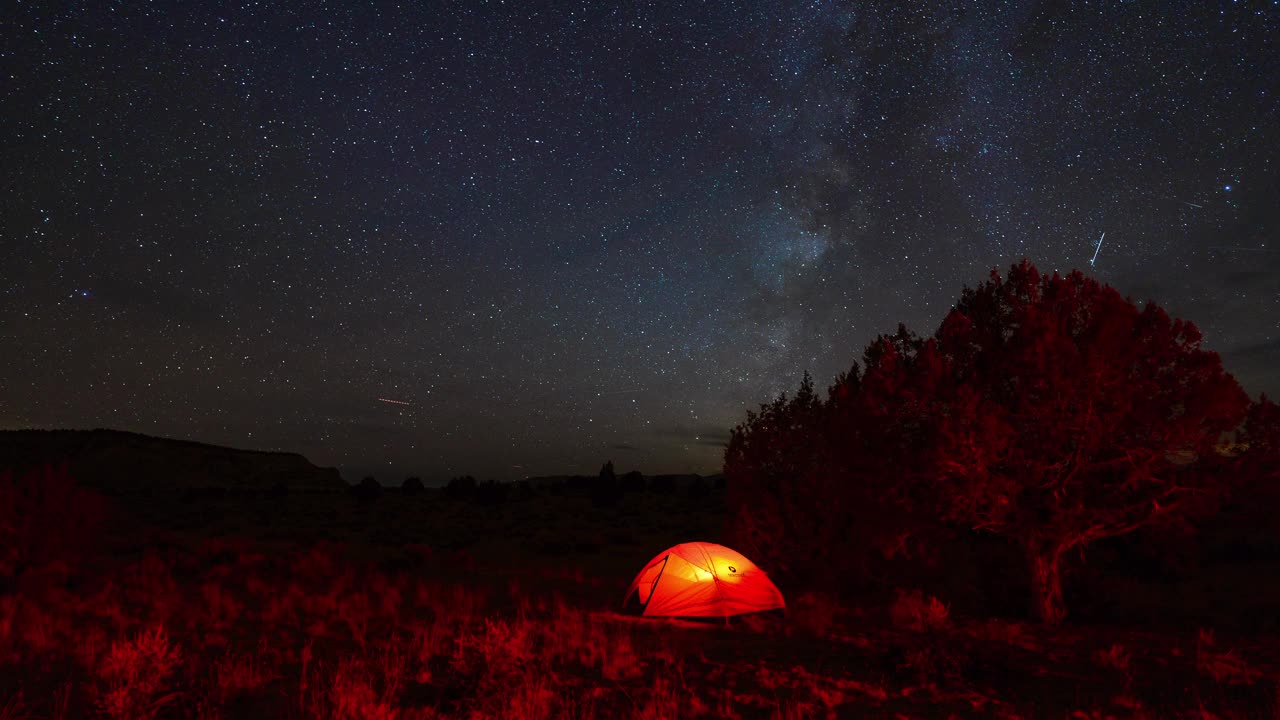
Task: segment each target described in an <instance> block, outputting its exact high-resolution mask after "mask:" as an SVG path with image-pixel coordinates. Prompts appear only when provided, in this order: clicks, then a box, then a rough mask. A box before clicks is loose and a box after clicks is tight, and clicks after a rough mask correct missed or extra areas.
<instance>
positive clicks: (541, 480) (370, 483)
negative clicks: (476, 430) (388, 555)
mask: <svg viewBox="0 0 1280 720" xmlns="http://www.w3.org/2000/svg"><path fill="white" fill-rule="evenodd" d="M724 483H725V481H724V476H723V475H710V476H702V475H650V476H645V475H643V474H642V473H641V472H640V471H638V470H632V471H630V472H627V473H623V474H622V475H618V474H617V473H616V472H615V471H614V468H613V462H612V461H607V462H605V464H604V466H603V467H601V468H600V472H599V473H598V474H597V475H554V476H547V477H535V478H527V479H524V480H515V481H509V482H508V481H499V480H492V479H490V480H483V481H481V480H477V479H476V478H475V477H474V476H472V475H459V476H457V477H454V478H452V479H450V480H449V482H448V483H446V484H445V485H444V487H441V488H433V489H428V488H427V487H426V486H425V485H424V484H423V482H422V479H421V478H419V477H416V476H415V477H408V478H405V480H404V482H402V483H401V484H400V486H399V487H398V488H388V487H387V486H384V485H383V484H382V483H380V482H378V480H377V479H376V478H374V477H373V476H366V477H365V478H363V479H362V480H361V481H360V482H359V483H358V484H356V485H353V486H352V487H351V490H350V493H351V495H352V496H354V497H356V498H360V499H365V500H373V499H376V498H378V497H379V496H381V495H382V494H383V492H384V491H386V490H392V491H396V490H398V491H399V493H400V494H402V495H418V494H424V493H433V494H440V495H443V496H444V497H446V498H449V499H453V500H466V501H472V502H476V503H480V504H498V503H503V502H507V501H509V500H519V499H527V498H532V497H535V496H538V495H543V494H546V495H553V496H578V497H590V498H591V500H592V502H593V503H594V504H595V505H597V506H612V505H615V504H617V503H618V502H620V501H621V500H622V498H623V497H624V496H626V495H627V494H635V493H653V494H664V495H674V494H680V495H683V496H686V497H689V498H693V499H697V498H700V497H706V496H707V495H709V494H710V493H711V492H712V491H713V490H723V489H724Z"/></svg>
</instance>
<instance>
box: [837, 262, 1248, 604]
mask: <svg viewBox="0 0 1280 720" xmlns="http://www.w3.org/2000/svg"><path fill="white" fill-rule="evenodd" d="M1200 341H1201V335H1200V332H1199V331H1198V330H1197V329H1196V327H1195V326H1194V325H1193V324H1191V323H1190V322H1186V321H1183V320H1174V319H1170V317H1169V316H1168V315H1167V314H1166V313H1165V312H1164V311H1163V310H1162V309H1160V308H1159V307H1157V306H1156V305H1155V304H1154V303H1150V302H1149V303H1147V304H1146V305H1145V306H1144V307H1143V308H1139V307H1137V306H1136V305H1135V304H1134V303H1133V302H1132V301H1130V300H1128V299H1126V298H1123V297H1121V296H1120V294H1119V293H1118V292H1116V291H1115V290H1114V289H1112V288H1110V287H1107V286H1104V285H1101V284H1099V283H1098V282H1097V281H1095V280H1092V279H1089V278H1086V277H1084V276H1083V275H1082V274H1081V273H1079V272H1073V273H1071V274H1070V275H1067V276H1065V277H1060V276H1059V275H1057V274H1056V273H1055V274H1054V275H1052V276H1043V275H1041V274H1040V273H1039V271H1037V270H1036V268H1035V267H1033V266H1031V265H1030V264H1029V263H1027V262H1026V261H1023V262H1022V263H1021V264H1019V265H1015V266H1014V267H1013V268H1012V269H1011V270H1010V272H1009V276H1008V278H1001V277H1000V275H999V274H998V273H995V272H993V273H992V275H991V278H990V280H988V281H987V282H986V283H984V284H982V285H980V286H979V287H977V288H975V289H971V290H970V289H966V290H965V291H964V293H963V294H962V296H961V298H960V301H959V302H958V303H957V304H956V306H955V307H954V308H953V309H952V311H951V312H950V313H949V314H948V315H947V317H946V319H945V320H944V321H943V323H942V326H941V327H940V328H939V330H938V332H937V333H936V335H935V336H934V337H933V338H930V339H929V340H927V341H926V342H924V343H923V344H921V345H920V346H919V347H918V348H916V349H914V350H909V351H908V352H907V353H903V354H897V353H892V352H890V353H886V355H885V356H884V357H883V358H881V359H879V360H877V361H876V363H875V364H874V366H872V367H869V368H868V369H867V371H866V373H865V375H864V377H863V382H862V391H863V394H864V398H869V397H873V396H874V397H876V398H877V401H878V403H879V404H881V405H882V406H883V407H884V408H885V409H886V410H887V414H886V416H885V417H884V418H882V423H881V426H882V427H884V428H886V429H888V430H889V431H891V432H892V433H894V434H896V435H897V436H898V437H900V438H903V439H907V440H909V442H910V444H911V445H912V446H914V448H915V449H916V453H915V458H916V459H915V460H914V461H913V462H912V463H910V465H909V466H906V467H904V468H903V469H904V470H906V472H905V480H906V483H905V486H906V487H910V488H915V489H920V490H923V491H924V493H925V494H927V495H928V496H930V497H931V498H933V499H934V500H935V501H936V502H937V505H938V512H939V513H940V514H941V515H942V516H943V517H946V518H948V519H950V520H954V521H959V522H961V523H964V524H965V525H967V526H968V527H971V528H974V529H977V530H982V531H988V532H994V533H999V534H1001V535H1004V536H1006V537H1008V538H1010V539H1011V540H1013V541H1014V542H1016V543H1017V544H1018V545H1019V546H1020V547H1021V548H1022V550H1023V552H1024V554H1025V556H1026V559H1027V563H1028V569H1029V571H1030V575H1031V582H1032V592H1033V608H1034V611H1035V614H1036V615H1037V617H1038V618H1039V619H1040V620H1042V621H1043V622H1045V623H1049V624H1055V623H1058V622H1060V621H1061V620H1062V619H1063V617H1064V616H1065V614H1066V608H1065V605H1064V602H1063V596H1062V574H1063V563H1064V559H1065V557H1066V556H1067V553H1068V552H1069V551H1071V550H1074V549H1078V548H1083V547H1084V546H1086V545H1088V544H1089V543H1091V542H1094V541H1096V540H1099V539H1102V538H1107V537H1114V536H1118V535H1124V534H1127V533H1131V532H1133V531H1135V530H1137V529H1139V528H1141V527H1143V526H1145V525H1148V524H1151V523H1153V522H1155V521H1157V520H1160V519H1164V518H1171V517H1176V516H1178V515H1181V514H1184V513H1186V512H1188V511H1190V510H1192V509H1193V508H1194V506H1195V505H1196V504H1198V503H1203V502H1205V501H1206V499H1207V498H1208V497H1210V495H1209V494H1208V493H1209V492H1210V491H1212V490H1214V489H1215V488H1216V486H1217V485H1219V484H1221V483H1222V482H1225V479H1224V476H1223V474H1222V473H1215V472H1212V471H1211V469H1210V468H1209V466H1210V465H1212V464H1213V460H1214V459H1216V458H1217V457H1218V454H1217V452H1216V447H1217V445H1218V443H1219V442H1220V440H1221V438H1222V436H1223V435H1224V433H1226V432H1228V431H1230V430H1233V429H1234V428H1236V427H1237V426H1238V425H1239V423H1240V421H1241V420H1242V419H1243V417H1244V413H1245V410H1246V407H1247V405H1248V397H1247V395H1245V393H1244V391H1243V390H1242V389H1241V388H1240V386H1239V384H1238V383H1237V382H1236V381H1235V379H1234V378H1232V377H1231V376H1230V375H1229V374H1227V373H1226V372H1224V371H1223V369H1222V363H1221V361H1220V359H1219V357H1218V355H1217V354H1216V353H1213V352H1209V351H1206V350H1203V349H1202V348H1201V347H1200Z"/></svg>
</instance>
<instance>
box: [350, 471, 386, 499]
mask: <svg viewBox="0 0 1280 720" xmlns="http://www.w3.org/2000/svg"><path fill="white" fill-rule="evenodd" d="M380 495H382V484H381V483H379V482H378V481H377V480H376V479H375V478H374V477H373V476H372V475H367V476H365V477H364V479H362V480H361V481H360V484H359V485H356V486H354V487H352V488H351V496H352V497H354V498H355V499H357V500H376V499H377V498H378V496H380Z"/></svg>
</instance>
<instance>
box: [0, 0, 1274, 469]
mask: <svg viewBox="0 0 1280 720" xmlns="http://www.w3.org/2000/svg"><path fill="white" fill-rule="evenodd" d="M358 5H359V6H357V4H356V3H318V4H317V3H310V2H297V3H293V2H290V3H257V2H253V3H247V4H242V3H223V2H202V3H165V2H146V3H144V2H130V3H113V2H107V1H105V0H104V2H93V3H84V4H62V3H56V4H55V3H46V2H18V3H16V4H15V5H13V6H12V7H11V10H10V11H7V12H6V17H5V19H4V20H3V22H2V24H0V38H2V42H0V56H2V57H3V67H2V68H0V73H2V74H3V83H0V140H2V144H0V153H3V154H2V155H0V164H2V166H3V168H4V172H3V174H2V176H0V177H2V178H3V183H4V187H3V194H2V196H0V208H2V209H3V211H2V212H0V233H2V235H0V354H2V355H3V362H0V428H9V429H11V428H21V427H78V428H89V427H112V428H118V429H124V430H133V431H137V432H144V433H148V434H154V435H163V436H170V437H179V438H186V439H193V440H200V441H205V442H212V443H219V444H227V445H232V446H237V447H247V448H257V449H284V450H291V451H297V452H301V453H303V454H305V455H306V456H307V457H308V458H309V459H311V460H312V461H313V462H316V463H317V464H321V465H335V466H338V467H339V468H340V469H341V470H342V471H343V474H344V476H345V477H346V478H347V479H348V480H351V481H354V480H356V479H358V478H359V477H360V476H361V475H364V474H375V475H376V476H377V477H378V478H379V479H380V480H382V481H383V482H387V483H398V482H399V481H400V480H401V479H403V477H405V476H406V475H410V474H417V475H421V476H422V477H423V478H424V479H425V480H427V481H428V482H442V481H444V480H446V479H447V478H448V477H451V476H453V475H460V474H464V473H469V474H473V475H476V476H477V477H481V478H484V477H493V478H502V479H507V478H515V477H522V476H526V475H541V474H555V473H572V472H584V473H594V472H595V471H596V470H598V469H599V467H600V465H601V464H602V463H603V462H604V460H606V459H612V460H613V461H614V462H615V464H616V465H617V466H618V469H619V471H624V470H629V469H633V468H635V469H640V470H642V471H644V472H646V473H657V472H701V473H712V472H717V471H718V469H719V467H720V464H721V461H722V454H723V447H722V444H723V443H724V442H725V441H726V439H727V437H728V431H729V429H730V428H731V427H732V426H733V425H734V424H736V423H737V422H740V421H741V420H742V419H743V418H744V416H745V411H746V410H747V409H748V408H754V407H756V406H757V405H758V404H759V403H761V402H765V401H767V400H769V399H771V398H772V397H774V396H776V395H777V393H779V392H780V391H782V390H786V389H793V388H794V387H795V386H796V385H797V384H798V383H799V379H800V377H801V375H802V373H803V372H804V371H806V370H809V371H810V372H812V373H813V374H814V376H815V377H816V378H817V379H818V382H819V385H820V386H825V385H826V384H827V383H828V382H829V381H830V380H831V379H832V378H833V377H834V376H835V375H836V374H837V373H838V372H840V371H842V370H845V369H847V368H848V367H849V365H850V364H851V363H852V362H853V361H854V360H855V359H857V358H858V357H860V355H861V352H862V349H863V348H864V347H865V346H866V344H867V343H868V341H870V340H871V339H872V338H873V337H874V336H875V335H877V334H879V333H882V332H890V331H892V330H893V329H894V328H896V326H897V324H898V323H899V322H903V323H906V324H907V325H908V326H909V327H911V328H913V329H915V330H917V331H919V332H922V333H930V332H932V331H933V330H934V329H935V328H936V327H937V324H938V323H939V322H940V320H941V319H942V317H943V315H944V314H945V312H946V311H947V310H948V309H949V307H950V305H951V303H952V302H953V301H954V300H955V299H956V297H957V296H958V295H959V293H960V291H961V289H962V287H963V286H965V285H966V284H968V285H974V284H977V283H979V282H981V281H982V280H984V279H985V277H986V275H987V273H989V272H990V270H991V269H992V268H993V267H1000V268H1001V269H1007V267H1008V266H1009V265H1010V264H1011V263H1013V262H1015V261H1017V260H1018V259H1020V258H1022V257H1026V258H1028V259H1030V260H1031V261H1032V262H1033V263H1035V264H1037V265H1038V266H1039V267H1041V268H1042V269H1046V270H1053V269H1058V270H1062V271H1067V270H1070V269H1073V268H1081V269H1084V270H1086V271H1087V272H1089V273H1091V274H1093V275H1094V276H1096V277H1098V278H1099V279H1100V280H1102V281H1104V282H1106V283H1110V284H1112V285H1114V286H1115V287H1117V288H1118V289H1119V290H1121V292H1123V293H1125V294H1127V295H1131V296H1133V297H1134V298H1135V299H1136V300H1140V301H1141V300H1146V299H1148V298H1150V299H1154V300H1155V301H1157V302H1158V303H1160V304H1161V305H1162V306H1164V307H1166V308H1167V309H1168V310H1169V311H1170V312H1171V313H1173V314H1174V315H1177V316H1181V317H1185V318H1188V319H1190V320H1193V321H1194V322H1196V323H1197V324H1198V325H1199V326H1200V328H1201V329H1202V330H1203V331H1204V333H1205V342H1206V344H1207V346H1208V347H1210V348H1211V349H1214V350H1217V351H1219V352H1220V353H1222V355H1223V358H1224V362H1225V364H1226V367H1227V369H1228V370H1230V371H1231V372H1232V373H1234V374H1235V375H1236V377H1237V378H1238V379H1239V380H1240V382H1241V383H1242V384H1243V385H1244V386H1245V388H1246V389H1247V390H1248V391H1249V392H1250V393H1251V394H1253V395H1257V394H1258V393H1261V392H1268V393H1269V394H1272V395H1276V394H1280V372H1278V371H1277V370H1276V368H1277V367H1280V237H1277V231H1278V230H1280V167H1278V165H1280V151H1278V148H1280V95H1278V94H1280V47H1277V37H1280V5H1278V4H1277V3H1275V2H1261V3H1248V2H1213V1H1206V2H1186V3H1184V2H1158V3H1157V2H1150V3H1143V2H1073V3H1058V2H1046V3H1037V2H1022V3H1006V2H984V3H967V2H954V3H942V2H932V1H929V2H921V1H916V0H903V1H902V2H892V3H891V2H884V3H879V2H875V3H865V2H848V3H836V2H820V1H819V2H786V1H781V0H764V1H761V2H721V3H694V2H677V1H672V2H653V3H646V2H631V1H623V2H600V3H580V2H570V1H564V0H557V1H555V2H540V1H539V0H528V1H523V0H522V1H515V0H513V1H511V2H483V1H481V0H465V1H463V2H456V3H412V2H401V3H399V4H394V3H381V2H373V3H360V4H358ZM1103 233H1105V238H1104V239H1103V241H1102V244H1101V246H1100V247H1098V241H1099V239H1100V238H1102V236H1103ZM1095 253H1096V255H1097V257H1096V261H1094V263H1093V264H1092V265H1091V264H1090V261H1091V259H1092V258H1093V257H1094V255H1095ZM387 400H395V401H398V402H386V401H387ZM402 403H407V404H402Z"/></svg>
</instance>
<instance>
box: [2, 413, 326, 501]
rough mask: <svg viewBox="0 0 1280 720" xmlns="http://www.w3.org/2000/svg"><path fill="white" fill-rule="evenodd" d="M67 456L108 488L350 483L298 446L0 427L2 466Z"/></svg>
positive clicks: (88, 479)
mask: <svg viewBox="0 0 1280 720" xmlns="http://www.w3.org/2000/svg"><path fill="white" fill-rule="evenodd" d="M64 463H65V464H66V466H67V469H68V471H69V473H70V474H71V476H72V477H74V478H75V479H76V481H77V482H79V483H80V484H81V485H84V486H86V487H92V488H95V489H98V490H101V491H103V492H106V493H109V494H133V493H139V492H144V493H145V492H155V491H161V492H166V491H184V490H191V489H197V488H200V489H203V488H223V489H228V490H269V489H274V488H281V487H284V488H288V489H290V490H345V489H346V488H347V487H348V486H347V483H346V482H345V481H343V479H342V476H341V475H340V474H339V473H338V471H337V470H336V469H335V468H322V467H318V466H316V465H313V464H311V462H310V461H308V460H307V459H306V458H305V457H303V456H301V455H299V454H297V453H284V452H270V451H262V450H240V449H237V448H229V447H223V446H220V445H208V444H205V443H200V442H194V441H191V440H174V439H170V438H161V437H152V436H150V435H142V434H139V433H132V432H125V431H122V430H105V429H98V430H3V431H0V473H4V472H9V471H12V472H15V473H18V474H21V473H23V472H26V471H28V470H31V469H35V468H39V467H41V466H44V465H52V466H55V467H57V466H61V465H62V464H64Z"/></svg>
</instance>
